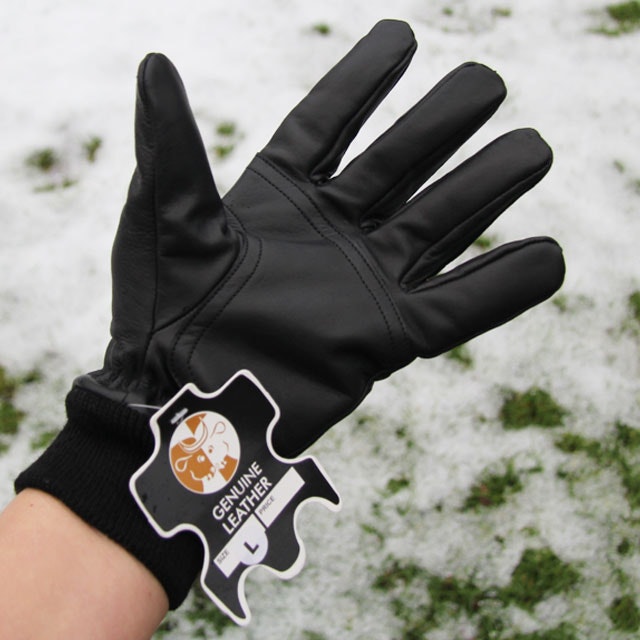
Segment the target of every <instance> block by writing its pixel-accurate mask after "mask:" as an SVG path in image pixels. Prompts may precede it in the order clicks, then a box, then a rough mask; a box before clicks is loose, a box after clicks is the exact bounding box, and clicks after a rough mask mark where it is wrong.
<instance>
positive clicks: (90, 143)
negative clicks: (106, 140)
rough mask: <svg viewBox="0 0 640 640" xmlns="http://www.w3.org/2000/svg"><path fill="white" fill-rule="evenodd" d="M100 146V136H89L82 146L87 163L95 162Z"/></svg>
mask: <svg viewBox="0 0 640 640" xmlns="http://www.w3.org/2000/svg"><path fill="white" fill-rule="evenodd" d="M101 146H102V138H101V137H100V136H91V137H90V138H89V139H88V140H86V141H85V142H84V143H83V145H82V149H83V151H84V156H85V158H86V159H87V160H88V161H89V162H92V163H93V162H95V161H96V155H97V153H98V150H99V149H100V147H101Z"/></svg>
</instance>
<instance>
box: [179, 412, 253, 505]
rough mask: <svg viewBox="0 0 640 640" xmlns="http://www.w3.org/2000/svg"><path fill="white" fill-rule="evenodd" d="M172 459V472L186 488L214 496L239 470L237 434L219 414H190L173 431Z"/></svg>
mask: <svg viewBox="0 0 640 640" xmlns="http://www.w3.org/2000/svg"><path fill="white" fill-rule="evenodd" d="M169 458H170V462H171V470H172V471H173V474H174V476H175V477H176V479H177V480H178V482H180V484H181V485H182V486H183V487H185V488H186V489H189V491H193V492H194V493H201V494H209V493H215V492H216V491H220V489H222V488H223V487H225V486H226V485H227V484H228V483H229V482H230V481H231V479H232V478H233V475H234V473H235V472H236V469H237V468H238V461H239V460H240V441H239V439H238V434H237V433H236V430H235V429H234V428H233V425H232V424H231V423H230V422H229V421H228V420H227V419H226V418H225V417H224V416H221V415H220V414H219V413H215V412H213V411H202V412H199V413H194V414H191V415H190V416H187V417H186V418H185V419H184V420H182V422H181V423H180V424H179V425H178V427H177V429H176V430H175V431H174V433H173V436H172V437H171V443H170V445H169Z"/></svg>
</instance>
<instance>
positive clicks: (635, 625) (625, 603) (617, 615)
mask: <svg viewBox="0 0 640 640" xmlns="http://www.w3.org/2000/svg"><path fill="white" fill-rule="evenodd" d="M607 614H608V615H609V619H610V620H611V622H612V623H613V626H614V628H615V629H618V630H619V631H637V630H638V629H640V610H638V606H637V605H636V602H635V600H634V598H633V597H632V596H630V595H626V596H622V597H621V598H616V599H615V600H614V601H613V602H612V603H611V604H610V605H609V608H608V609H607Z"/></svg>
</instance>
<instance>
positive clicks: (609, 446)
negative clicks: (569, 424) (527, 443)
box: [554, 421, 640, 509]
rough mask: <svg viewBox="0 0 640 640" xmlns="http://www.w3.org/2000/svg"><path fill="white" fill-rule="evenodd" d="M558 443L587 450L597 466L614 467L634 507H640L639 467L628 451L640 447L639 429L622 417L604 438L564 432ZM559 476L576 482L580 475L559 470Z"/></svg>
mask: <svg viewBox="0 0 640 640" xmlns="http://www.w3.org/2000/svg"><path fill="white" fill-rule="evenodd" d="M554 444H555V446H556V447H557V448H558V449H560V450H561V451H564V452H565V453H571V454H573V453H585V454H586V455H587V456H588V457H589V458H590V459H591V460H592V461H593V462H594V463H595V464H596V465H597V467H596V469H614V470H615V471H616V472H617V473H618V474H619V476H620V480H621V482H622V486H623V488H624V491H625V498H626V500H627V502H628V503H629V506H630V507H631V508H632V509H635V508H638V507H640V469H639V468H638V466H637V464H635V463H634V461H633V460H630V459H629V453H630V452H635V451H636V450H637V449H638V448H640V430H639V429H635V428H633V427H630V426H628V425H626V424H624V423H623V422H621V421H617V422H616V423H615V429H614V432H613V433H612V434H609V435H608V436H607V437H606V438H605V439H604V440H602V441H599V440H592V439H589V438H585V437H583V436H581V435H578V434H575V433H565V434H563V435H562V436H561V437H560V438H558V439H557V440H556V441H555V443H554ZM557 476H558V477H559V478H562V479H565V480H568V481H569V482H570V483H573V482H574V481H576V480H579V479H580V475H577V474H573V475H572V474H569V473H567V472H564V471H562V470H558V472H557Z"/></svg>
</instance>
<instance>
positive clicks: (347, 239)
mask: <svg viewBox="0 0 640 640" xmlns="http://www.w3.org/2000/svg"><path fill="white" fill-rule="evenodd" d="M258 157H260V159H261V160H263V161H264V162H265V163H266V164H267V165H269V166H270V167H271V168H272V169H273V170H274V171H276V172H277V173H278V175H280V176H281V177H282V178H283V179H284V180H286V181H287V182H288V183H289V184H291V185H292V186H293V187H294V188H295V189H296V190H297V191H298V192H299V193H300V194H301V195H302V196H303V197H304V198H305V199H306V200H307V201H308V202H309V204H310V205H311V206H312V207H313V208H314V209H315V210H316V212H317V213H318V215H319V216H320V217H321V218H322V219H323V220H324V221H325V223H326V224H327V225H329V226H330V227H331V228H332V229H333V230H334V231H335V233H336V235H338V236H339V237H340V238H342V240H344V241H345V242H346V243H348V244H349V246H350V247H351V248H352V249H353V250H354V251H355V252H356V253H357V254H358V255H359V256H360V259H361V260H362V262H363V263H364V264H365V265H366V267H367V268H368V270H369V272H370V273H371V275H372V276H373V278H374V280H375V281H376V282H377V284H378V286H379V287H380V289H381V290H382V292H383V293H384V295H385V297H386V298H387V302H388V304H389V306H390V307H391V309H392V310H393V313H394V315H395V317H396V320H397V321H398V324H399V325H400V328H401V330H402V338H403V341H404V346H405V349H406V350H407V352H408V351H409V349H410V343H409V339H408V337H407V330H406V326H405V324H404V321H403V319H402V316H401V315H400V312H399V311H398V309H397V307H396V305H395V303H394V301H393V298H392V297H391V295H390V294H389V292H388V291H387V288H386V286H385V285H384V282H383V280H382V278H381V277H380V275H379V274H378V272H377V271H376V270H375V268H374V267H373V266H372V265H371V264H370V262H369V260H368V258H367V257H366V256H365V255H364V254H363V253H362V251H361V250H360V248H359V247H358V246H357V245H356V244H355V243H354V242H353V241H352V240H351V238H350V237H349V236H348V235H347V234H345V233H343V232H342V231H340V229H338V228H337V227H336V226H335V225H334V224H333V223H332V222H331V220H329V219H328V218H327V217H326V216H325V215H324V214H323V213H322V211H321V209H320V208H319V207H318V205H317V204H316V203H315V201H314V200H313V199H312V198H311V197H310V196H309V195H308V194H307V193H305V191H304V190H302V189H301V188H300V187H299V186H298V185H297V184H296V183H295V182H294V181H293V180H291V178H289V176H287V175H286V174H285V173H283V172H282V171H281V170H280V169H279V168H278V167H277V166H276V165H275V164H274V163H273V162H271V161H270V160H269V159H268V158H266V157H264V156H262V155H261V154H258ZM250 170H251V171H253V172H254V173H255V174H256V175H258V176H260V177H261V178H262V179H263V180H264V181H265V182H267V183H268V184H269V185H270V186H272V187H273V188H274V189H276V191H278V192H279V193H280V194H281V195H283V196H284V197H285V198H286V199H287V200H288V201H289V202H290V203H291V204H292V205H293V206H294V207H295V208H296V209H297V210H298V211H299V213H300V214H301V215H302V217H303V218H304V219H305V220H306V221H307V223H308V224H309V225H310V226H311V227H312V228H313V229H314V230H315V231H316V232H317V233H318V235H320V236H321V237H322V238H324V239H325V240H328V241H329V242H331V243H332V244H333V245H334V246H335V247H336V248H337V249H338V250H339V251H340V253H342V255H343V256H344V257H345V258H346V260H347V261H348V262H349V264H350V265H351V267H352V269H353V270H354V271H355V273H356V274H357V276H358V278H359V280H360V282H362V284H363V285H364V287H365V288H366V290H367V291H368V292H369V295H370V296H371V298H372V299H373V300H374V302H375V304H376V306H377V307H378V310H379V311H380V313H381V315H382V317H383V319H384V323H385V326H386V327H387V333H388V335H389V341H390V342H391V344H392V345H393V344H395V342H396V340H395V338H394V335H393V332H392V330H391V325H390V323H389V320H388V318H387V315H386V314H385V312H384V309H383V307H382V305H381V304H380V301H379V300H378V298H377V297H376V295H375V293H374V292H373V290H372V289H371V287H370V286H369V285H368V284H367V282H366V279H365V277H364V276H363V275H362V273H361V272H360V270H359V269H358V267H357V266H356V264H355V263H354V262H353V260H352V259H351V258H350V257H349V254H348V253H346V252H345V251H344V249H343V248H342V247H341V246H340V244H339V243H337V242H336V241H335V240H333V239H332V238H329V237H327V236H326V235H324V234H323V233H322V232H321V231H320V229H318V227H317V226H316V225H315V224H314V223H313V221H312V220H311V219H310V218H309V216H307V214H306V213H305V212H304V210H303V209H301V208H300V207H299V206H298V205H297V204H296V203H295V202H294V201H293V200H292V199H291V198H290V197H289V196H288V195H287V194H286V193H285V192H284V191H282V190H281V189H280V188H279V187H278V186H277V185H275V184H274V183H273V182H272V181H271V180H269V179H268V178H267V177H266V176H264V175H263V174H262V173H260V172H259V171H257V170H256V169H255V168H253V167H250Z"/></svg>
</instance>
